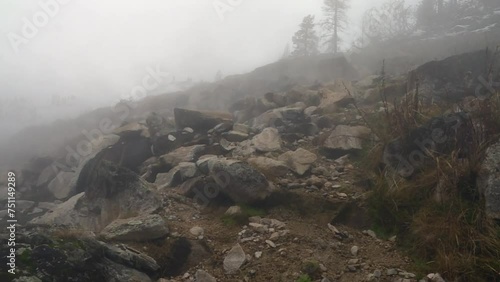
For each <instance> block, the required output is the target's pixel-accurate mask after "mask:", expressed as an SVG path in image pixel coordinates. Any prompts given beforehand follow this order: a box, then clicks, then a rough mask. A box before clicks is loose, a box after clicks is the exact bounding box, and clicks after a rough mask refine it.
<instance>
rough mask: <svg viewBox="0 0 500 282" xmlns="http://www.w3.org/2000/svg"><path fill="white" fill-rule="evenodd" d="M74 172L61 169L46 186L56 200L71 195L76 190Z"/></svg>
mask: <svg viewBox="0 0 500 282" xmlns="http://www.w3.org/2000/svg"><path fill="white" fill-rule="evenodd" d="M76 180H77V179H76V174H75V173H74V172H66V171H61V172H59V173H58V174H57V176H56V177H55V178H54V179H52V181H51V182H50V183H49V185H48V186H47V189H48V190H49V191H50V193H52V195H54V197H55V198H56V199H58V200H64V199H67V198H68V197H72V196H73V195H74V194H75V191H76Z"/></svg>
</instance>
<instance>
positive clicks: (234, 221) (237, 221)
mask: <svg viewBox="0 0 500 282" xmlns="http://www.w3.org/2000/svg"><path fill="white" fill-rule="evenodd" d="M240 208H241V213H240V214H234V215H227V214H225V215H223V216H222V217H221V221H222V223H223V224H224V225H226V226H235V225H244V224H247V223H248V218H249V217H252V216H261V217H263V216H265V215H266V214H267V212H266V211H265V210H264V209H262V208H258V207H252V206H249V205H240Z"/></svg>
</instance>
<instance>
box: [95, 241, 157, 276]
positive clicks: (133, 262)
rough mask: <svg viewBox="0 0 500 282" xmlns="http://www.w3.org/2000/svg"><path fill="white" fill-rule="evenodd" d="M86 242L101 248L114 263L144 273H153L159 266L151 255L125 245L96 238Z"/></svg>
mask: <svg viewBox="0 0 500 282" xmlns="http://www.w3.org/2000/svg"><path fill="white" fill-rule="evenodd" d="M88 243H89V244H92V245H94V246H95V248H100V249H102V250H103V253H104V255H105V256H106V257H107V258H109V259H110V260H112V261H113V262H115V263H119V264H123V265H125V266H128V267H132V268H135V269H137V270H140V271H143V272H146V273H154V272H156V271H158V270H159V269H160V266H159V265H158V264H157V263H156V261H155V260H154V259H153V258H152V257H150V256H148V255H146V254H144V253H141V252H139V251H137V250H135V249H132V248H130V247H127V246H126V245H119V246H115V245H111V244H106V243H104V242H101V241H97V240H89V241H88Z"/></svg>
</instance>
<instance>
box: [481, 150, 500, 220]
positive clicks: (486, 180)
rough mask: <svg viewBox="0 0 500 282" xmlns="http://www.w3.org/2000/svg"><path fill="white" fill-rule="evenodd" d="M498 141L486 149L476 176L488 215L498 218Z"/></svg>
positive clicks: (499, 197)
mask: <svg viewBox="0 0 500 282" xmlns="http://www.w3.org/2000/svg"><path fill="white" fill-rule="evenodd" d="M499 167H500V142H497V143H495V144H494V145H492V146H490V147H489V148H488V149H487V150H486V154H485V159H484V161H483V163H482V164H481V169H480V171H479V175H478V178H477V187H478V189H479V191H480V193H481V194H483V195H484V199H485V208H486V213H487V214H488V216H490V217H491V218H494V219H500V170H499V169H498V168H499Z"/></svg>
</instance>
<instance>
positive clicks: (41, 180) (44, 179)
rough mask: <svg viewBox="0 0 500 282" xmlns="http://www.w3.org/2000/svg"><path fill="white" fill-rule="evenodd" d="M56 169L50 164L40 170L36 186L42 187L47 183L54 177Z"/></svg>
mask: <svg viewBox="0 0 500 282" xmlns="http://www.w3.org/2000/svg"><path fill="white" fill-rule="evenodd" d="M56 172H57V171H56V170H55V169H54V168H53V167H52V166H47V167H46V168H45V169H43V170H42V172H41V173H40V176H39V177H38V180H37V181H36V186H37V187H42V186H45V185H47V184H48V183H49V182H50V181H52V179H54V177H56Z"/></svg>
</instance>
